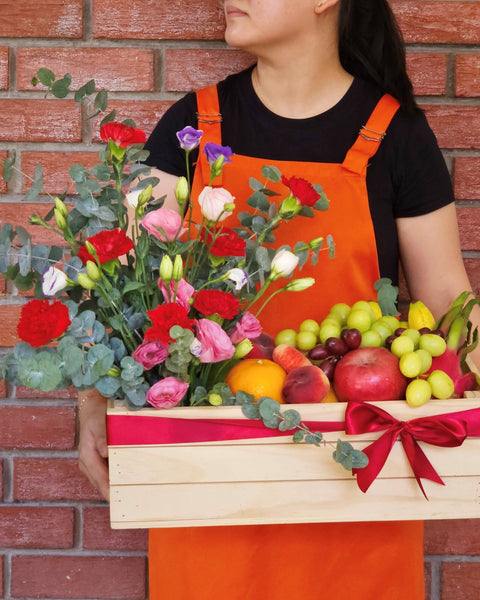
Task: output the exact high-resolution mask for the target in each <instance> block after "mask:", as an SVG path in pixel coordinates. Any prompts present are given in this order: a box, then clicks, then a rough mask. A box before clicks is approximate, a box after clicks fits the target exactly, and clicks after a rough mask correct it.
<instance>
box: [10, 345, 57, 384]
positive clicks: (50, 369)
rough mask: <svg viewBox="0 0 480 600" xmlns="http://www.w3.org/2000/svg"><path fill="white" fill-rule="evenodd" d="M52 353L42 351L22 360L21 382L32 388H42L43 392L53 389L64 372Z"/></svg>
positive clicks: (19, 370) (19, 371)
mask: <svg viewBox="0 0 480 600" xmlns="http://www.w3.org/2000/svg"><path fill="white" fill-rule="evenodd" d="M49 356H50V355H48V354H47V353H42V356H35V357H32V358H26V359H24V360H22V361H21V362H20V364H19V368H18V378H19V380H20V383H21V384H22V385H24V386H26V387H28V388H31V389H37V388H38V389H41V390H42V391H43V392H51V391H53V390H54V389H55V388H56V387H57V386H58V385H59V383H60V382H61V381H62V373H61V371H60V366H59V364H58V359H57V361H55V360H53V359H50V358H49Z"/></svg>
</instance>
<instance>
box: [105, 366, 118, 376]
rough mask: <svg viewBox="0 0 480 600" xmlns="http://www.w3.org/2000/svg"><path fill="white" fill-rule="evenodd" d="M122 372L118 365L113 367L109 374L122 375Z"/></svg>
mask: <svg viewBox="0 0 480 600" xmlns="http://www.w3.org/2000/svg"><path fill="white" fill-rule="evenodd" d="M120 373H121V371H120V369H119V368H118V367H112V368H111V369H109V370H108V371H107V375H108V376H109V377H120Z"/></svg>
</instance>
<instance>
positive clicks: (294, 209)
mask: <svg viewBox="0 0 480 600" xmlns="http://www.w3.org/2000/svg"><path fill="white" fill-rule="evenodd" d="M301 208H302V207H301V205H300V204H299V203H298V202H297V199H296V198H295V197H294V196H292V195H290V196H287V198H285V200H284V201H283V202H282V203H281V204H280V208H279V210H278V214H279V215H280V217H283V218H292V217H294V216H295V215H297V214H298V213H299V212H300V210H301Z"/></svg>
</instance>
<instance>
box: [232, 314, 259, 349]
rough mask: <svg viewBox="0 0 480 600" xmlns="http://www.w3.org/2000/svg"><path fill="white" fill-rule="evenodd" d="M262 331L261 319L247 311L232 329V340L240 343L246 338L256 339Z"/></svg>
mask: <svg viewBox="0 0 480 600" xmlns="http://www.w3.org/2000/svg"><path fill="white" fill-rule="evenodd" d="M261 333H262V326H261V325H260V321H259V320H258V319H257V317H255V316H254V315H252V313H249V312H246V313H244V314H243V315H242V318H241V319H240V321H239V322H238V323H237V324H236V325H235V327H234V328H233V329H232V330H231V331H230V340H231V341H232V343H233V344H239V343H240V342H241V341H242V340H244V339H245V338H247V339H249V340H254V339H255V338H257V337H258V336H259V335H260V334H261Z"/></svg>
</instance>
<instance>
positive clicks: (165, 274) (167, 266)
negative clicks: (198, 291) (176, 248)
mask: <svg viewBox="0 0 480 600" xmlns="http://www.w3.org/2000/svg"><path fill="white" fill-rule="evenodd" d="M172 275H173V262H172V259H171V258H170V257H169V256H168V254H165V255H164V257H163V258H162V262H161V263H160V279H162V280H163V281H164V282H165V283H166V284H167V285H168V284H169V283H170V281H171V279H172Z"/></svg>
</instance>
